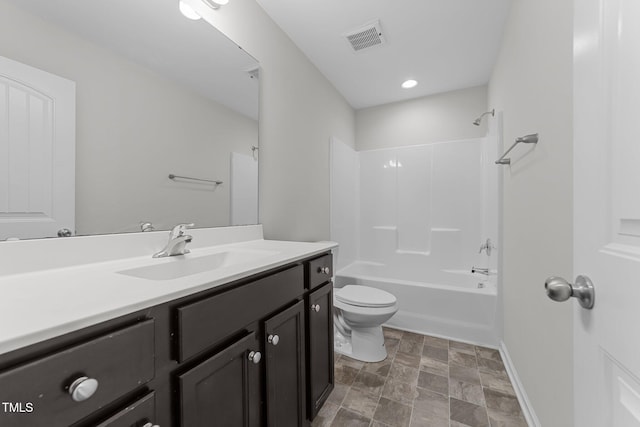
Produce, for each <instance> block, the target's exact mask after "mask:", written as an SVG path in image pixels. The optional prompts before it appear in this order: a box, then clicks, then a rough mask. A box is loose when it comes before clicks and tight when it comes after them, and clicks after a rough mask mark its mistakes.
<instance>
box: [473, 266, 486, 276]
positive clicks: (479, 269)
mask: <svg viewBox="0 0 640 427" xmlns="http://www.w3.org/2000/svg"><path fill="white" fill-rule="evenodd" d="M471 272H472V273H479V274H484V275H485V276H488V275H489V269H488V268H478V267H471Z"/></svg>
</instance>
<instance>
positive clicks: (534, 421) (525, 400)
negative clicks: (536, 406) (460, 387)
mask: <svg viewBox="0 0 640 427" xmlns="http://www.w3.org/2000/svg"><path fill="white" fill-rule="evenodd" d="M499 350H500V356H502V361H503V362H504V367H505V368H506V370H507V374H508V375H509V379H510V380H511V384H512V385H513V389H514V390H515V392H516V396H517V398H518V402H519V403H520V407H521V408H522V413H523V415H524V418H525V420H526V421H527V424H528V425H529V427H541V425H540V420H538V417H537V416H536V413H535V411H534V410H533V406H532V405H531V402H530V401H529V397H528V396H527V392H526V391H525V389H524V387H523V386H522V382H521V381H520V377H519V376H518V372H517V371H516V368H515V366H513V362H512V361H511V356H509V351H508V350H507V346H506V344H505V343H504V341H500V349H499Z"/></svg>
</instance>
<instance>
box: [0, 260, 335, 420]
mask: <svg viewBox="0 0 640 427" xmlns="http://www.w3.org/2000/svg"><path fill="white" fill-rule="evenodd" d="M331 268H332V266H331V255H330V254H328V253H327V254H323V255H320V256H315V257H312V258H309V259H306V260H300V261H296V262H292V263H291V264H288V265H284V266H280V267H277V268H275V269H273V270H270V271H265V272H261V273H259V274H256V275H254V276H252V277H248V278H244V279H240V280H237V281H234V282H230V283H226V284H222V285H219V286H216V287H212V288H211V289H209V290H205V291H202V292H199V293H196V294H192V295H189V296H186V297H182V298H179V299H176V300H173V301H169V302H166V303H164V304H160V305H157V306H153V307H150V308H147V309H144V310H141V311H138V312H134V313H130V314H128V315H126V316H122V317H119V318H115V319H112V320H108V321H106V322H103V323H100V324H97V325H93V326H90V327H87V328H85V329H82V330H79V331H76V332H72V333H69V334H66V335H62V336H59V337H56V338H53V339H50V340H48V341H44V342H39V343H36V344H33V345H31V346H29V347H25V348H21V349H18V350H15V351H13V352H11V353H7V354H3V355H0V402H10V403H11V404H12V405H13V406H11V407H10V408H9V410H7V409H6V408H5V409H4V410H3V407H0V426H2V427H12V426H16V427H23V426H27V425H28V426H30V427H31V426H34V427H37V426H47V427H57V426H60V427H68V426H73V427H88V426H92V427H93V426H100V427H155V426H160V427H200V426H212V425H215V426H229V427H298V426H309V425H310V424H311V420H312V419H313V418H314V417H315V416H316V414H317V413H318V411H319V409H320V407H321V406H322V404H323V403H324V401H325V400H326V398H327V396H328V395H329V393H330V392H331V390H332V388H333V338H332V336H333V317H332V284H331V281H330V278H331ZM95 386H97V388H96V387H95ZM94 388H95V390H93V389H94ZM87 393H88V395H87Z"/></svg>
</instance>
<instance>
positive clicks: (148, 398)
mask: <svg viewBox="0 0 640 427" xmlns="http://www.w3.org/2000/svg"><path fill="white" fill-rule="evenodd" d="M155 416H156V396H155V393H154V392H151V393H149V394H147V395H145V396H144V397H142V398H140V399H138V400H136V401H135V402H133V403H132V404H131V405H128V406H127V407H126V408H124V409H122V410H121V411H118V412H117V413H116V414H114V415H113V416H111V417H109V418H108V419H106V420H104V421H103V422H101V423H99V424H97V425H96V427H132V426H135V427H143V426H146V425H147V424H148V425H150V426H151V425H154V423H153V422H152V421H153V420H154V419H155Z"/></svg>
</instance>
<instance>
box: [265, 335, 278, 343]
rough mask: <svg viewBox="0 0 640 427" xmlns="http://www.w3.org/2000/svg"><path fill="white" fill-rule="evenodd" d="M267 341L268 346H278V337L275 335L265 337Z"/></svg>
mask: <svg viewBox="0 0 640 427" xmlns="http://www.w3.org/2000/svg"><path fill="white" fill-rule="evenodd" d="M267 341H268V342H269V344H272V345H278V343H279V342H280V337H279V336H277V335H269V336H268V337H267Z"/></svg>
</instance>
